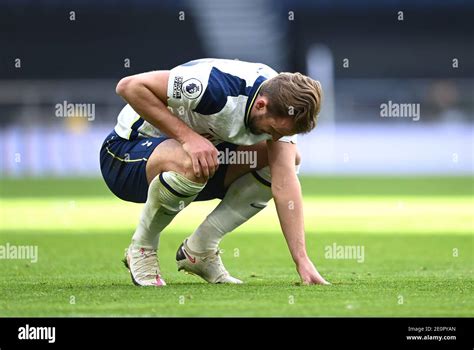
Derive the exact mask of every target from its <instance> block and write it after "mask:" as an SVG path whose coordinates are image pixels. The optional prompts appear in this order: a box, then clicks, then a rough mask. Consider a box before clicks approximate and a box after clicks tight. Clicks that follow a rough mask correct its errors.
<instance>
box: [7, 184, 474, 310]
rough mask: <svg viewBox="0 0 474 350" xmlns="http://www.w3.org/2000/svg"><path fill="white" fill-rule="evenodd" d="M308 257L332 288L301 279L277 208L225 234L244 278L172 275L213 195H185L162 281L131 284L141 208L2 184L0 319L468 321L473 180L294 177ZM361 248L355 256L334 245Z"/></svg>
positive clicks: (87, 192) (232, 264)
mask: <svg viewBox="0 0 474 350" xmlns="http://www.w3.org/2000/svg"><path fill="white" fill-rule="evenodd" d="M302 185H303V193H304V199H305V218H306V224H305V226H306V231H307V245H308V252H309V254H310V256H311V258H312V259H313V261H314V262H315V264H316V265H317V267H318V269H319V271H320V272H321V273H322V274H323V276H325V277H326V278H327V279H328V280H329V281H330V282H331V283H332V284H331V285H330V286H302V285H299V283H298V281H299V277H298V275H297V273H296V270H295V268H294V265H293V263H292V261H291V259H290V256H289V252H288V249H287V247H286V244H285V241H284V238H283V235H282V234H281V232H280V230H279V225H278V219H277V216H276V213H275V209H274V206H273V205H270V206H269V207H268V208H267V209H265V210H264V211H263V212H262V213H260V214H259V215H257V216H256V217H255V218H253V219H252V220H251V221H250V222H248V223H246V224H244V225H243V226H242V227H240V228H238V229H237V230H236V231H235V232H232V233H230V234H229V235H228V236H226V238H225V239H224V241H223V243H222V246H221V248H222V249H223V250H224V253H223V261H224V263H225V264H226V267H227V268H228V270H229V271H230V272H231V273H232V274H233V275H235V276H236V277H238V278H241V279H243V280H244V281H245V284H244V285H237V286H230V285H209V284H207V283H205V282H204V281H202V280H200V279H198V278H197V277H194V276H190V275H186V274H184V273H182V272H178V271H177V269H176V264H175V261H174V255H175V253H176V249H177V247H178V246H179V244H180V243H181V241H182V240H183V239H184V238H185V237H186V236H188V235H189V234H190V233H191V232H192V230H193V229H194V228H195V227H196V225H198V224H199V222H200V221H201V220H202V219H203V218H204V217H205V215H206V214H207V213H208V212H209V211H210V210H212V208H213V206H214V205H215V204H216V202H214V201H211V202H205V203H193V204H191V205H190V206H189V207H188V208H186V209H185V210H184V211H183V213H181V214H180V215H179V216H178V217H177V218H176V220H175V221H174V222H173V223H172V224H171V225H170V226H169V227H168V228H167V229H166V230H165V232H164V233H163V235H162V236H161V245H160V253H159V255H160V263H161V267H162V273H163V277H164V278H165V280H166V282H167V283H168V286H166V287H163V288H139V287H135V286H133V285H132V283H131V281H130V278H129V275H128V271H126V269H125V268H124V267H123V265H122V263H121V258H122V256H123V250H124V248H125V247H126V246H127V245H128V243H129V240H130V237H131V234H132V232H133V229H134V226H135V223H136V222H137V219H138V214H139V212H140V208H141V206H140V205H138V204H133V203H125V202H122V201H121V200H119V199H116V198H114V197H113V195H111V194H110V193H109V192H108V190H107V189H106V188H105V185H104V184H103V183H102V181H101V180H99V179H70V180H59V179H43V180H31V179H24V180H10V179H0V245H6V243H9V244H10V245H36V246H37V247H38V261H37V262H36V263H32V262H30V261H28V260H13V259H0V276H1V278H0V291H1V292H0V316H3V317H4V316H7V317H8V316H469V317H472V316H474V294H473V290H472V287H473V269H474V250H473V248H474V246H473V243H474V242H473V237H474V236H473V228H474V223H473V213H474V210H473V209H474V208H473V199H472V198H473V197H472V195H473V182H472V179H470V178H466V177H459V178H434V177H433V178H400V179H397V178H375V177H351V178H324V177H304V178H302ZM334 244H336V245H337V246H358V247H363V248H364V259H363V261H357V260H356V259H348V258H346V259H329V256H327V254H326V253H327V249H328V247H332V246H333V245H334Z"/></svg>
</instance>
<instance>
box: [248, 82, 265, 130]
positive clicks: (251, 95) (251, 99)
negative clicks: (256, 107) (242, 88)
mask: <svg viewBox="0 0 474 350" xmlns="http://www.w3.org/2000/svg"><path fill="white" fill-rule="evenodd" d="M265 80H267V78H265V77H264V76H261V75H260V76H259V77H258V78H257V79H256V80H255V83H254V84H253V86H252V87H251V88H250V91H249V94H248V99H247V104H246V106H245V117H244V124H245V127H246V128H248V127H249V118H250V111H251V110H252V107H253V104H254V103H255V99H256V98H257V96H258V93H259V91H260V88H261V87H262V83H263V82H264V81H265Z"/></svg>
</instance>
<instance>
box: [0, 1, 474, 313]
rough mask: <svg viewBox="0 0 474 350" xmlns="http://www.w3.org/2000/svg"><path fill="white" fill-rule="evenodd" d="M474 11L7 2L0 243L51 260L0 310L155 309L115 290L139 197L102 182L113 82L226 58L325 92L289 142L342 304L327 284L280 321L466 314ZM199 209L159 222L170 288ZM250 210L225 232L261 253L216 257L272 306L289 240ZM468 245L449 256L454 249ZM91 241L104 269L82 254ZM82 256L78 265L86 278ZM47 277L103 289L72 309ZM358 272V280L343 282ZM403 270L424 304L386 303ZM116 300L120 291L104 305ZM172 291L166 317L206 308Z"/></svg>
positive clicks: (272, 220)
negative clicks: (402, 111)
mask: <svg viewBox="0 0 474 350" xmlns="http://www.w3.org/2000/svg"><path fill="white" fill-rule="evenodd" d="M400 11H401V12H400ZM401 17H403V20H401V19H402V18H401ZM472 18H474V3H473V2H472V1H470V2H469V1H460V0H452V1H444V0H431V1H428V0H417V1H409V0H379V1H365V0H364V1H363V0H361V1H352V0H331V1H326V0H318V1H312V0H293V1H290V0H280V1H277V0H240V1H231V0H201V1H191V0H160V1H155V0H128V1H125V0H124V1H119V0H104V1H93V0H68V1H67V5H66V2H64V1H61V0H2V1H1V2H0V171H1V178H0V196H1V200H0V211H1V212H0V238H1V239H0V243H2V244H3V243H4V242H12V243H15V242H17V243H19V244H38V245H39V246H40V254H42V255H41V256H42V257H41V259H43V260H40V261H43V262H45V263H44V264H37V265H35V267H34V269H30V270H28V269H26V268H24V266H23V265H18V268H16V269H10V268H9V267H8V266H12V265H0V269H2V268H3V270H2V273H1V274H2V276H5V279H4V281H3V282H2V283H3V287H5V294H3V293H2V296H3V297H4V298H5V299H3V301H2V298H0V315H4V314H6V315H74V314H76V315H77V314H79V315H91V314H111V313H112V314H127V315H130V314H140V315H141V314H160V312H161V311H156V312H155V311H152V312H149V310H150V308H141V309H140V307H137V308H135V309H134V307H135V304H133V305H132V304H130V305H128V306H123V301H124V300H127V301H128V302H130V301H131V300H132V298H135V299H133V300H135V301H136V300H139V302H142V301H143V300H144V298H142V299H139V298H138V299H137V298H136V295H137V294H139V293H142V294H143V295H145V293H147V292H146V291H145V292H144V291H137V290H131V289H130V290H126V291H124V290H125V286H128V285H129V281H128V276H126V274H125V273H124V271H122V269H121V268H120V267H118V265H117V266H116V265H115V262H118V260H119V259H120V253H121V252H122V248H123V247H125V246H126V244H127V242H128V240H129V238H130V234H131V232H132V230H133V229H134V226H135V224H136V220H137V218H138V214H139V211H140V208H141V206H140V205H136V204H132V203H124V202H122V201H120V200H118V199H117V198H114V197H113V195H112V194H111V193H110V192H109V191H108V189H107V188H106V186H105V184H104V183H103V181H102V179H101V177H100V169H99V148H100V145H101V143H102V141H103V139H104V137H105V136H106V135H107V134H108V133H109V132H110V130H111V129H112V128H113V127H114V125H115V122H116V117H117V114H118V112H119V111H120V109H121V108H122V107H123V105H124V102H123V101H122V100H121V98H119V97H118V96H117V95H116V94H115V86H116V84H117V82H118V80H119V79H120V78H122V77H124V76H126V75H131V74H135V73H140V72H144V71H149V70H156V69H170V68H172V67H174V66H176V65H178V64H181V63H184V62H186V61H188V60H192V59H196V58H201V57H219V58H229V59H240V60H249V61H258V62H263V63H266V64H268V65H270V66H272V67H274V68H275V69H276V70H278V71H300V72H302V73H306V74H308V75H310V76H312V77H313V78H315V79H319V80H320V81H321V82H322V84H323V88H324V91H325V101H324V104H323V110H322V113H321V115H320V122H319V125H318V127H317V129H316V131H315V132H313V133H311V134H310V135H306V136H303V137H300V139H299V149H300V151H301V153H302V156H303V164H302V168H301V173H302V177H301V178H302V184H303V190H304V191H303V192H304V196H305V209H306V210H305V212H306V227H307V233H308V240H309V244H310V254H311V255H312V256H313V257H314V258H315V259H316V260H317V263H318V266H319V267H320V269H321V271H322V272H323V274H324V275H326V277H327V278H328V279H329V280H330V281H332V282H336V288H339V289H338V290H339V293H340V294H338V297H339V298H340V299H337V297H335V296H334V295H331V296H330V297H328V298H327V299H325V300H326V301H325V303H323V304H319V305H316V304H314V302H315V301H314V298H312V297H311V298H309V299H308V303H307V304H304V303H303V302H300V304H298V305H297V306H294V307H293V309H291V310H286V309H285V311H284V313H285V314H294V315H315V314H322V315H347V314H351V315H354V314H356V315H470V316H472V315H473V310H474V307H473V305H474V300H473V297H472V293H471V294H470V295H471V296H470V297H468V296H467V295H469V293H467V292H466V290H467V291H469V288H471V289H470V290H471V292H472V261H473V260H472V259H473V257H472V254H473V249H472V247H473V236H472V232H473V212H474V210H473V202H472V194H473V182H472V173H473V130H474V129H473V126H474V118H473V117H474V88H473V86H474V64H473V63H474V49H473V48H474V45H473V44H474V42H473V35H474V33H473V26H472ZM64 101H67V103H79V104H89V105H93V106H94V108H95V109H94V112H95V114H94V116H93V117H92V118H91V117H87V116H85V115H74V116H72V117H57V116H56V113H55V112H56V105H57V104H63V103H64ZM389 101H392V102H393V103H401V104H406V103H415V104H419V105H420V118H419V120H417V121H415V120H413V119H415V118H410V117H406V118H382V117H381V112H380V108H381V105H382V104H384V103H388V102H389ZM212 205H213V204H212V202H211V203H210V204H209V203H207V204H206V203H202V204H197V205H195V204H192V205H191V208H190V209H187V210H186V213H185V214H183V215H181V216H179V217H178V218H177V219H176V220H175V222H173V224H172V225H171V227H170V229H169V230H175V231H178V232H177V233H175V235H164V237H166V239H163V240H162V244H163V245H164V247H165V248H164V249H163V259H162V266H164V269H165V271H167V272H166V273H167V275H166V276H171V277H170V279H171V281H172V282H173V281H180V283H181V282H182V283H184V282H183V281H187V280H186V278H187V277H180V276H179V275H177V274H176V272H175V267H174V266H173V264H174V262H173V254H174V252H175V249H176V247H177V244H179V242H180V241H181V240H182V238H183V237H185V235H188V234H189V233H190V232H191V231H192V230H193V229H194V228H195V227H196V225H197V224H198V223H199V222H200V221H201V220H202V219H203V217H204V215H205V214H206V213H207V212H209V210H211V208H212ZM252 220H253V221H252V222H253V224H248V225H244V226H243V227H242V228H239V229H238V231H240V232H243V233H245V232H247V233H249V234H248V235H245V234H244V235H243V236H239V235H238V234H237V235H234V234H232V235H230V237H229V238H228V240H227V239H226V240H225V242H229V243H226V244H228V246H227V248H230V249H234V247H236V246H238V247H241V248H242V256H245V254H251V253H252V254H253V255H252V256H260V254H259V253H258V251H256V249H257V248H256V246H259V244H260V246H261V245H263V244H265V245H266V246H268V247H270V248H269V249H268V251H272V252H273V254H275V256H274V257H273V258H274V259H273V260H272V259H270V258H268V259H267V260H265V259H264V258H262V259H261V260H259V261H258V262H257V263H252V261H253V260H250V259H247V260H244V259H241V262H238V263H234V261H235V260H236V259H231V258H230V257H229V258H225V259H226V264H228V267H229V266H230V268H231V271H236V272H237V273H241V274H242V275H243V276H244V277H245V276H247V278H248V279H250V277H248V276H250V275H251V277H256V278H254V280H255V279H257V280H259V281H260V279H259V276H267V275H268V276H269V278H276V281H277V282H279V284H275V285H274V286H273V287H272V288H271V289H269V290H268V291H266V290H259V291H258V292H257V291H256V290H252V291H251V293H256V294H255V295H260V296H261V297H262V298H266V296H267V294H265V293H269V294H268V298H267V299H268V302H269V303H271V301H272V298H273V297H274V295H279V297H281V298H282V299H283V300H287V298H288V293H289V292H288V291H287V290H283V289H279V286H280V285H281V282H282V281H284V283H288V280H296V277H297V276H296V275H295V271H294V268H293V266H292V264H291V261H290V260H289V257H288V253H287V251H286V250H285V248H284V242H283V239H282V237H281V235H279V236H278V239H276V237H277V236H276V235H275V236H274V237H275V239H274V240H268V239H267V238H266V237H267V236H265V235H260V236H259V235H258V234H259V233H263V234H267V233H279V226H278V221H277V218H276V214H275V213H274V211H271V210H269V209H266V210H264V211H263V212H262V214H260V215H258V216H257V217H256V218H254V219H252ZM38 233H41V235H38ZM56 233H61V234H63V233H65V234H68V238H67V240H65V239H63V237H64V235H56ZM70 233H80V234H84V235H69V234H70ZM102 233H109V234H116V236H115V239H109V237H110V236H109V237H107V238H106V237H102ZM334 233H339V234H340V235H338V236H333V234H334ZM250 234H252V236H251V235H250ZM371 234H383V235H381V236H379V235H373V236H371ZM400 234H405V235H403V239H402V240H400V238H399V237H400ZM409 235H412V236H410V237H409ZM239 237H246V238H245V239H241V238H239ZM336 240H337V242H347V244H356V245H365V246H366V249H367V252H368V253H367V254H368V257H369V258H368V259H367V263H366V264H362V265H357V263H356V264H355V265H351V262H350V261H337V262H336V261H328V260H326V261H325V260H322V259H323V257H324V250H323V249H324V247H325V245H326V246H328V245H329V246H330V245H332V244H333V242H335V241H336ZM254 243H255V244H254ZM79 246H80V247H81V249H77V248H78V247H79ZM122 246H123V247H122ZM244 248H245V249H244ZM464 248H466V250H462V254H461V255H460V257H461V258H460V259H458V260H453V256H454V255H453V254H454V253H452V251H453V252H454V249H464ZM98 249H101V256H102V255H104V256H107V255H108V258H109V259H108V260H107V261H106V262H105V261H103V260H100V261H99V260H97V261H94V260H93V258H94V257H96V254H97V250H98ZM456 251H457V250H456ZM64 252H67V254H65V253H64ZM245 252H248V253H245ZM278 254H279V255H278ZM84 256H87V258H88V259H91V260H89V262H90V266H89V267H88V270H87V271H84V270H83V269H82V266H83V258H84ZM249 256H250V255H249ZM244 261H245V262H244ZM111 262H114V264H112V263H111ZM12 264H13V263H12ZM163 264H164V265H163ZM59 266H61V269H63V270H62V271H59ZM239 268H240V269H242V270H238V269H239ZM232 269H233V270H232ZM50 271H56V272H57V273H56V274H51V273H50ZM58 271H59V272H58ZM172 271H174V274H173V272H172ZM20 275H21V276H23V282H22V283H23V284H18V281H17V279H16V276H20ZM275 276H278V277H275ZM371 276H373V277H374V279H377V281H378V283H380V284H379V285H376V284H375V283H373V282H372V281H373V280H371ZM60 278H64V281H65V282H64V283H69V282H71V283H73V287H71V288H73V289H74V290H75V293H78V294H79V295H81V293H83V294H82V295H84V296H85V295H86V293H88V289H87V288H88V286H89V283H97V284H100V285H101V287H100V288H102V289H100V288H99V289H97V291H98V292H97V293H96V294H97V295H99V294H100V292H101V291H103V292H104V293H105V294H104V295H103V296H102V297H103V298H104V299H103V300H101V299H94V298H96V294H93V293H92V292H91V294H90V295H87V300H89V304H87V302H86V304H82V306H79V305H77V306H76V309H75V311H71V309H68V307H69V304H68V305H64V301H63V299H64V300H66V299H67V300H69V294H68V293H70V292H69V291H68V290H67V289H66V290H63V289H62V286H63V283H62V280H60ZM397 278H398V279H397ZM354 279H357V282H358V283H359V285H362V286H369V287H368V288H369V289H363V288H362V287H355V286H354V284H351V283H355V282H351V281H354ZM393 279H394V280H393ZM410 279H411V281H412V283H411V284H410V283H408V287H406V288H413V290H411V292H412V294H411V296H412V299H411V300H412V301H413V300H417V302H418V304H416V305H417V306H416V305H415V303H413V302H412V304H411V309H401V308H399V307H398V305H397V304H396V300H397V299H396V296H397V295H398V294H397V293H400V292H399V289H400V288H401V287H400V286H404V285H405V281H406V280H408V281H410ZM455 279H457V280H455ZM117 280H120V281H121V282H120V283H123V286H122V288H121V289H120V290H119V291H117V288H115V286H116V284H115V283H116V282H117ZM90 281H93V282H90ZM167 281H168V279H167ZM262 281H265V277H263V278H262ZM338 281H342V282H341V285H337V283H338ZM420 281H421V282H420ZM466 281H467V282H466ZM39 282H42V284H38V283H39ZM2 283H0V286H1V285H2ZM75 283H77V284H75ZM258 283H260V282H257V284H258ZM261 283H264V282H261ZM420 283H421V284H422V283H433V284H431V285H428V284H425V285H424V286H425V287H423V286H421V287H419V284H420ZM463 283H470V284H468V285H467V287H466V288H465V287H464V284H463ZM171 284H172V283H171ZM22 285H23V286H25V285H28V286H29V287H30V288H20V287H21V286H22ZM184 286H186V285H184ZM109 287H110V290H109V289H107V288H109ZM257 287H258V285H257ZM81 288H84V289H81ZM249 288H252V285H250V287H249ZM357 288H361V289H357ZM364 288H365V287H364ZM370 288H375V290H374V289H372V290H370ZM423 288H425V289H423ZM78 290H79V291H78ZM441 290H442V291H443V292H442V293H445V294H443V295H440V294H436V293H438V292H439V293H441ZM93 291H94V290H93ZM431 291H434V292H432V293H431ZM122 292H124V293H132V294H130V295H131V296H130V297H129V295H127V294H123V295H121V294H120V295H119V296H118V297H117V298H115V299H113V300H114V301H113V302H112V301H110V298H109V296H110V295H118V294H114V293H122ZM18 293H23V295H24V296H31V299H28V297H25V298H24V299H22V298H19V297H18V295H19V294H18ZM163 293H165V292H163ZM166 293H168V292H166ZM169 293H170V294H169V298H168V299H167V297H166V295H167V294H163V295H164V297H163V299H162V302H163V304H161V305H164V303H168V304H169V305H168V307H169V309H166V310H167V311H165V312H164V313H161V314H160V315H163V314H165V315H182V314H183V313H184V314H189V315H202V314H208V313H209V312H210V311H209V308H207V307H206V304H205V303H204V305H203V308H202V309H186V311H176V307H175V295H174V294H173V293H174V292H173V289H171V290H170V292H169ZM179 293H181V292H179ZM189 293H191V292H189ZM196 293H197V292H196ZM213 293H214V292H213ZM213 293H210V294H208V295H211V296H212V297H209V296H208V298H210V299H209V300H207V301H206V302H209V303H215V302H217V301H219V302H220V301H222V304H219V305H220V306H219V307H218V308H215V309H214V308H213V309H212V310H214V311H212V312H215V313H216V314H218V315H221V314H227V315H228V314H229V306H228V305H227V304H225V302H224V301H223V300H227V299H226V296H225V295H223V296H222V299H219V297H217V296H216V295H214V294H213ZM221 293H222V291H221ZM258 293H260V294H258ZM279 293H280V294H279ZM328 293H331V289H330V290H329V292H328ZM430 293H431V294H430ZM405 294H410V293H409V291H408V289H407V290H405ZM405 294H404V295H405ZM369 296H370V297H369ZM98 298H100V296H99V297H98ZM239 298H240V299H239ZM368 298H369V300H368ZM370 298H372V299H370ZM377 298H378V299H377ZM83 299H84V300H85V299H86V298H85V297H84V298H83ZM24 300H26V302H25V301H24ZM199 300H201V299H199ZM300 300H302V297H301V299H300ZM327 300H331V302H330V303H329V304H328V303H327ZM460 300H462V301H460ZM261 301H262V303H265V302H266V301H263V299H262V300H261ZM465 301H466V303H464V302H465ZM109 302H110V303H112V304H113V305H112V306H111V305H110V304H108V303H109ZM195 302H198V300H196V301H195ZM234 302H235V304H236V305H235V307H236V308H235V309H232V312H231V313H230V314H232V315H256V314H258V315H269V314H276V315H281V314H282V312H283V311H281V310H283V309H279V306H278V307H277V306H275V305H276V304H275V305H274V304H271V305H269V306H268V308H267V309H265V308H263V309H258V306H256V305H255V304H252V305H250V304H249V299H248V298H247V297H246V296H244V297H242V295H240V294H239V293H238V292H237V294H236V295H235V300H234ZM239 303H240V305H238V304H239ZM347 304H349V306H348V305H347ZM314 305H316V306H314ZM328 305H329V306H328ZM435 305H436V306H435ZM81 307H82V309H81ZM239 307H240V309H239ZM123 308H125V309H123ZM99 309H100V310H101V311H97V310H99ZM151 310H154V309H151ZM181 310H185V309H181ZM239 310H240V311H239ZM252 310H253V311H252ZM269 310H270V311H269ZM407 310H410V311H407ZM179 312H182V313H181V314H180V313H179ZM287 312H288V313H287Z"/></svg>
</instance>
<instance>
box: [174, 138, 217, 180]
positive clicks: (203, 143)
mask: <svg viewBox="0 0 474 350" xmlns="http://www.w3.org/2000/svg"><path fill="white" fill-rule="evenodd" d="M182 145H183V149H184V151H185V152H186V153H187V154H188V155H189V156H190V157H191V161H192V163H193V172H194V176H196V177H197V178H201V177H203V178H204V179H205V180H206V181H207V180H208V179H209V178H211V177H212V176H214V173H215V172H216V171H217V168H218V166H219V162H218V160H217V156H218V154H219V152H218V151H217V148H216V147H214V145H213V144H212V142H211V141H209V140H208V139H206V138H204V137H202V136H201V135H199V134H197V133H193V134H190V135H189V136H188V137H187V138H186V140H185V141H184V143H183V144H182Z"/></svg>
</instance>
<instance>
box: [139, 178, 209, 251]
mask: <svg viewBox="0 0 474 350" xmlns="http://www.w3.org/2000/svg"><path fill="white" fill-rule="evenodd" d="M205 185H206V184H205V183H204V184H201V183H197V182H193V181H191V180H189V179H188V178H186V177H185V176H183V175H181V174H178V173H176V172H174V171H167V172H163V173H161V174H159V175H158V176H156V177H155V178H154V179H153V180H152V182H151V183H150V186H149V188H148V198H147V201H146V203H145V206H144V208H143V211H142V214H141V217H140V221H139V223H138V226H137V229H136V231H135V234H134V235H133V237H132V243H133V244H134V245H135V246H140V247H147V248H151V249H157V248H158V244H159V239H160V233H161V231H163V229H164V228H165V227H166V226H168V224H169V223H170V222H171V221H172V220H173V219H174V217H175V216H176V214H178V213H179V212H180V211H181V210H182V209H184V208H185V207H186V206H187V205H188V204H189V203H191V202H192V201H193V200H194V199H195V198H196V196H197V195H198V193H199V192H201V190H202V189H203V188H204V186H205Z"/></svg>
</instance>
